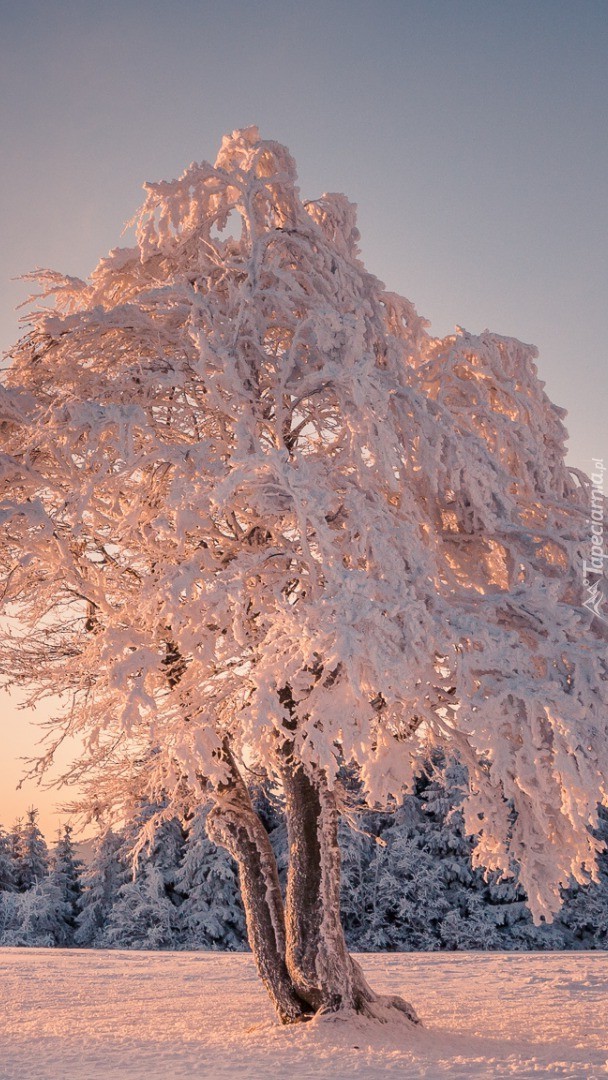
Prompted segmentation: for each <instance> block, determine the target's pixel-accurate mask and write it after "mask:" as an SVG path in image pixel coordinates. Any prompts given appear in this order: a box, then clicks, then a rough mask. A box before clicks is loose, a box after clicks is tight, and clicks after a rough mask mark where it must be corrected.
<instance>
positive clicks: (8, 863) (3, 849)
mask: <svg viewBox="0 0 608 1080" xmlns="http://www.w3.org/2000/svg"><path fill="white" fill-rule="evenodd" d="M16 878H17V872H16V866H15V858H14V854H13V843H12V840H11V837H10V836H9V835H8V834H7V833H6V831H5V830H4V828H3V827H2V826H1V825H0V892H13V891H14V889H15V888H16V885H17V881H16Z"/></svg>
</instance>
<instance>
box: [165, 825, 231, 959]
mask: <svg viewBox="0 0 608 1080" xmlns="http://www.w3.org/2000/svg"><path fill="white" fill-rule="evenodd" d="M209 809H210V808H209V807H208V806H206V807H203V808H201V809H200V810H199V811H198V812H197V813H196V814H195V816H194V818H193V819H192V821H191V822H190V828H189V830H188V835H187V840H186V847H185V850H184V857H183V861H182V864H181V867H180V870H179V874H178V876H177V888H178V889H179V891H180V892H181V894H182V895H183V897H184V900H183V903H182V904H181V906H180V908H179V925H180V940H181V942H182V944H183V945H185V946H186V947H187V948H197V949H229V950H233V949H242V948H244V946H245V943H246V929H245V914H244V911H243V906H242V904H241V902H240V899H239V889H238V877H237V873H236V866H235V864H234V862H233V861H232V859H231V858H230V856H229V855H228V853H227V852H226V851H225V850H224V849H223V848H218V847H216V845H215V844H213V843H212V842H211V841H210V840H209V838H208V836H207V832H206V827H205V823H206V817H207V814H208V812H209Z"/></svg>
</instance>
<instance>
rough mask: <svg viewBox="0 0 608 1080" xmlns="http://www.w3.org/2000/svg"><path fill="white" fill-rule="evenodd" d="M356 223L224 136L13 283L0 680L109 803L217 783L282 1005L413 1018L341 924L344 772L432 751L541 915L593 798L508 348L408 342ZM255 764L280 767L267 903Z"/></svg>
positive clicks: (592, 755) (558, 445)
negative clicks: (278, 850) (22, 696)
mask: <svg viewBox="0 0 608 1080" xmlns="http://www.w3.org/2000/svg"><path fill="white" fill-rule="evenodd" d="M235 219H236V220H238V226H237V228H236V230H235V232H234V235H232V234H231V230H232V228H233V222H234V221H235ZM358 239H359V234H358V232H357V228H356V220H355V208H354V207H353V206H352V205H351V204H350V203H349V202H348V201H347V199H346V198H345V197H344V196H342V195H324V196H322V197H321V198H320V199H317V200H314V201H310V202H303V201H302V200H301V198H300V196H299V192H298V188H297V186H296V172H295V166H294V162H293V160H292V158H291V157H290V155H289V153H288V151H287V150H286V149H285V148H284V147H283V146H280V145H279V144H277V143H274V142H269V141H264V140H261V139H260V137H259V134H258V132H257V129H255V128H248V129H245V130H243V131H237V132H234V133H233V135H232V136H230V137H227V138H225V139H224V141H223V144H222V147H221V150H220V153H219V155H218V158H217V161H216V164H215V165H214V166H213V165H210V164H208V163H206V162H204V163H203V164H201V165H192V166H191V167H190V168H189V169H188V170H187V171H186V172H185V173H184V175H183V176H182V177H181V178H180V179H179V180H175V181H173V182H171V183H160V184H149V185H147V197H146V201H145V204H144V206H143V208H142V211H141V213H140V215H139V218H138V231H137V242H136V244H135V245H134V246H133V247H131V248H123V249H116V250H114V251H113V252H111V253H110V255H109V256H108V257H107V258H106V259H103V260H102V261H101V262H100V264H99V266H98V267H97V269H96V270H95V272H94V273H93V275H92V276H91V279H90V280H89V281H82V280H79V279H75V278H69V277H64V276H62V275H60V274H57V273H55V272H51V271H44V272H40V273H38V274H37V275H35V276H36V277H37V278H38V280H40V281H41V283H42V298H43V303H42V305H41V306H39V307H38V308H37V309H36V310H35V311H34V313H33V314H31V315H30V316H29V329H28V330H27V332H26V334H25V336H24V338H23V339H22V340H21V341H20V342H19V343H18V344H17V345H16V346H15V348H14V349H13V351H12V357H11V359H12V363H11V367H10V370H9V371H8V373H7V375H6V377H5V383H4V386H3V387H2V388H1V389H0V450H1V451H2V454H1V458H0V463H1V464H0V469H1V473H0V491H1V492H2V493H3V495H4V498H3V503H2V519H1V521H2V525H1V536H0V578H1V581H2V596H3V598H4V599H3V603H4V606H5V609H6V611H7V612H8V613H9V614H10V615H11V616H12V617H13V618H14V619H16V620H18V630H15V631H14V632H13V633H11V632H10V630H9V629H5V630H3V643H2V652H1V655H0V673H1V674H2V675H3V676H4V681H5V682H7V683H18V684H19V685H23V686H29V687H30V700H31V701H36V700H37V699H39V698H40V697H41V696H44V695H51V696H52V695H55V694H56V693H57V692H58V691H64V692H65V693H64V697H63V699H62V701H69V708H68V709H66V711H64V712H61V714H60V715H58V716H57V739H56V742H57V743H58V742H59V741H61V740H62V739H63V737H64V735H65V733H66V732H69V733H71V734H74V735H80V736H83V738H84V747H85V750H84V756H83V759H82V760H81V761H80V762H79V763H78V764H77V765H76V766H75V768H74V771H73V773H72V775H73V776H74V777H78V778H80V779H81V778H82V777H83V775H85V773H86V771H87V769H88V770H89V775H90V777H91V791H92V798H93V797H94V799H95V801H96V805H98V804H99V802H100V801H101V802H105V803H106V804H108V805H111V806H112V808H113V810H114V812H115V813H116V815H117V816H120V814H121V812H122V810H123V805H122V804H123V801H124V799H125V792H127V793H129V792H130V791H131V790H132V787H131V786H130V782H131V780H132V778H133V776H136V777H137V780H138V783H140V785H141V790H142V791H143V792H144V793H145V794H146V796H147V797H148V798H149V799H150V800H151V801H158V802H162V805H163V814H164V815H165V816H166V818H167V819H169V818H170V817H172V816H173V815H174V814H176V813H181V812H189V811H190V810H191V808H192V806H196V805H198V804H200V802H201V801H202V799H203V797H206V796H209V797H210V798H211V799H212V800H213V802H214V806H213V809H212V810H211V812H210V813H209V815H208V818H207V829H208V833H209V835H210V838H211V839H212V840H213V841H214V842H216V843H218V844H221V845H224V846H225V847H226V848H227V849H228V850H229V851H230V853H231V854H232V855H233V857H234V858H235V860H236V862H237V864H238V867H239V877H240V886H241V892H242V896H243V902H244V907H245V911H246V917H247V929H248V935H249V940H250V943H251V946H252V949H253V952H254V955H255V957H256V960H257V964H258V968H259V971H260V974H261V977H262V978H263V980H264V982H265V984H266V987H267V989H268V991H269V993H270V995H271V997H272V1000H273V1002H274V1004H275V1006H276V1008H277V1011H278V1014H279V1015H280V1017H281V1018H282V1019H283V1020H285V1021H289V1020H296V1019H299V1018H301V1017H302V1016H305V1015H307V1014H309V1013H310V1012H311V1011H313V1012H314V1011H316V1010H318V1009H320V1008H323V1009H340V1008H355V1009H358V1010H361V1011H364V1012H367V1013H371V1014H374V1015H383V1014H384V1013H385V1012H386V1010H387V1009H388V1008H389V1006H390V1005H392V1006H394V1007H397V1008H398V1009H400V1010H402V1011H404V1012H405V1013H406V1014H407V1015H408V1016H412V1015H413V1013H412V1011H411V1010H410V1009H409V1008H408V1006H407V1005H405V1004H404V1003H403V1002H399V1001H398V1000H397V999H394V1000H393V1001H392V1002H390V1003H386V1002H384V1003H383V1002H381V1001H380V1000H379V999H378V998H377V996H376V995H375V994H374V993H373V991H372V990H371V989H370V988H369V987H368V985H367V983H366V982H365V980H364V978H363V975H362V973H361V971H360V970H359V968H358V966H357V965H356V964H355V963H354V962H353V961H352V960H351V958H350V957H349V955H348V951H347V948H346V945H345V941H344V935H343V930H342V926H341V922H340V916H339V899H340V857H339V850H338V843H337V831H338V818H339V806H338V802H337V799H336V777H337V776H338V774H339V772H340V770H341V769H342V768H343V766H344V765H345V764H348V763H349V762H351V761H354V762H356V763H357V764H358V765H359V766H360V769H361V777H362V782H363V784H364V788H365V792H366V797H367V798H368V800H369V801H370V802H372V803H373V802H382V801H383V800H386V799H388V798H390V797H391V796H392V797H395V798H396V799H397V800H399V799H400V798H401V794H402V791H403V788H404V785H407V784H408V783H411V781H412V777H413V775H414V769H415V766H416V760H417V759H418V758H419V757H420V756H421V755H422V754H425V755H426V754H428V752H429V748H432V746H433V744H439V745H445V747H446V749H447V750H449V751H450V752H451V751H454V752H457V753H458V754H459V756H460V758H461V760H462V762H463V764H464V765H466V767H467V769H468V774H469V784H470V792H469V795H468V797H467V800H466V801H465V803H464V805H463V813H464V815H465V822H466V828H467V831H468V832H470V833H471V834H473V835H474V836H476V838H477V846H476V849H475V858H476V860H477V862H478V863H479V864H480V865H482V864H484V865H487V866H489V867H490V868H495V869H496V870H508V869H509V868H510V867H511V865H512V862H513V860H514V859H515V860H516V861H517V863H518V865H519V866H520V868H521V869H520V875H521V881H522V883H523V885H524V887H525V889H526V892H527V895H528V899H529V903H530V905H531V907H532V909H533V911H534V912H535V914H536V916H537V917H539V916H540V914H541V913H543V912H547V913H550V912H551V911H554V910H556V909H557V908H558V906H559V903H560V885H561V884H565V883H566V882H567V881H568V880H569V879H570V876H571V875H573V876H574V877H575V878H576V879H579V880H583V879H584V878H585V876H586V873H587V870H588V869H589V868H592V867H593V866H594V865H595V860H596V855H597V852H598V849H599V841H598V840H597V838H596V836H595V835H594V832H593V826H595V825H596V824H597V804H598V802H600V801H604V800H606V797H607V789H606V780H605V777H606V776H607V775H608V740H607V738H606V735H607V723H608V722H607V709H606V705H607V687H608V665H607V659H606V641H607V638H608V626H607V625H606V624H605V623H604V622H602V620H601V619H600V618H597V617H594V616H593V614H592V613H590V612H589V611H588V610H587V609H586V608H585V606H584V598H585V597H584V586H583V575H582V572H581V568H582V566H583V561H584V558H585V555H586V554H588V546H589V535H588V523H587V519H588V517H589V498H590V485H589V481H588V480H587V478H586V477H584V476H582V475H581V474H578V475H574V474H573V473H572V471H571V470H569V469H568V468H567V467H566V465H565V463H564V439H565V430H564V428H563V425H562V422H561V418H560V417H561V414H560V410H558V409H556V408H555V407H554V406H552V405H551V403H550V402H549V400H548V399H547V397H546V396H545V394H544V393H543V390H542V384H541V383H540V382H539V380H538V378H537V374H536V369H535V366H534V362H533V357H534V350H532V349H531V348H530V347H528V346H525V345H522V344H521V343H519V342H517V341H514V340H512V339H508V338H503V337H499V336H497V335H494V334H490V333H484V334H482V335H481V336H480V337H474V336H472V335H470V334H468V333H466V332H465V331H458V333H457V334H455V335H453V336H450V337H449V338H447V339H445V340H442V341H439V340H437V339H435V338H433V337H431V336H430V335H429V334H428V332H427V329H426V325H425V323H424V321H423V320H422V319H420V318H419V317H418V316H417V314H416V312H415V310H414V308H413V307H412V305H411V304H410V303H409V302H408V301H406V300H404V299H402V298H400V297H398V296H396V295H394V294H391V293H387V292H386V291H385V290H384V288H383V286H382V284H381V283H380V282H379V281H378V280H377V279H375V278H374V277H373V276H372V275H370V274H369V273H368V272H367V271H366V270H365V267H364V265H363V263H362V262H361V260H360V257H359V252H358V248H357V242H358ZM6 625H7V624H3V626H6ZM58 711H59V707H58ZM52 752H53V746H52V745H50V746H49V751H48V754H47V756H46V757H45V759H44V760H43V762H42V763H41V768H42V767H44V764H45V763H47V762H48V760H49V759H50V757H52ZM256 770H257V771H260V772H266V773H267V774H269V775H271V776H272V777H273V778H274V780H275V782H277V783H280V784H281V786H282V789H283V794H284V800H285V811H286V817H287V824H288V834H289V870H288V882H287V892H286V897H285V901H284V900H283V896H282V894H281V889H280V885H279V879H278V872H277V866H276V860H275V858H274V855H273V851H272V847H271V845H270V841H269V838H268V834H267V832H266V830H265V829H264V827H263V823H262V822H261V819H260V817H259V815H258V814H257V813H256V811H255V807H254V806H253V804H252V801H251V797H250V793H249V791H248V787H247V783H246V779H247V778H248V777H249V775H250V774H255V772H256ZM68 778H69V777H68ZM152 878H153V880H152ZM152 878H150V887H151V889H152V891H154V889H155V888H156V884H157V879H158V875H156V877H155V876H154V875H152Z"/></svg>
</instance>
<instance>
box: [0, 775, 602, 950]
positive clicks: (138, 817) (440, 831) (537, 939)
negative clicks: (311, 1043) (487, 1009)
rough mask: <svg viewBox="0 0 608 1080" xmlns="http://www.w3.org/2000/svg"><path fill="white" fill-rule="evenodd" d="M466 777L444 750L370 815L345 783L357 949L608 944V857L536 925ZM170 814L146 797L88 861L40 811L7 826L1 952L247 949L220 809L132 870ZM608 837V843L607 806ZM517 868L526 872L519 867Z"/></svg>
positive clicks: (263, 807) (0, 865)
mask: <svg viewBox="0 0 608 1080" xmlns="http://www.w3.org/2000/svg"><path fill="white" fill-rule="evenodd" d="M466 784H467V780H466V770H465V769H464V767H463V766H462V765H461V764H460V763H459V762H458V761H457V760H456V759H449V760H447V761H446V760H445V759H444V758H443V757H442V756H440V755H435V757H434V760H433V761H432V762H429V763H427V765H426V767H425V768H424V769H423V770H422V771H421V772H420V773H419V775H418V776H417V777H416V780H415V785H414V790H413V792H412V793H411V794H410V795H407V796H405V798H404V799H403V801H402V802H401V804H400V805H399V806H397V807H394V808H393V809H392V810H391V811H390V812H374V811H370V810H368V809H366V808H365V805H364V802H363V799H362V796H361V789H360V783H359V781H358V778H357V776H356V774H355V773H354V772H353V771H352V770H350V771H345V772H344V775H343V776H342V778H341V785H340V787H341V798H342V800H343V803H344V813H343V818H342V823H341V826H340V849H341V855H342V877H343V884H342V897H341V902H342V919H343V923H344V927H345V933H346V938H347V942H348V945H349V947H350V948H352V949H354V950H357V951H362V952H365V951H370V952H376V951H437V950H462V949H465V950H466V949H487V950H538V949H551V950H556V949H605V948H607V947H608V857H607V856H606V854H603V855H602V856H601V857H600V872H599V880H598V881H597V882H595V883H593V882H590V883H589V884H588V885H586V886H581V885H577V884H575V883H573V884H572V887H571V888H570V889H567V890H565V892H564V904H563V907H562V909H561V912H560V915H559V917H558V918H557V919H556V920H555V921H554V922H553V923H551V924H549V923H545V922H542V923H540V924H539V925H536V926H535V925H534V923H533V921H532V918H531V915H530V911H529V908H528V907H527V905H526V896H525V893H524V892H523V890H522V889H521V887H520V886H519V885H518V884H517V878H516V875H515V876H514V877H512V878H506V879H503V880H501V879H500V876H499V875H497V874H496V873H494V874H490V875H489V876H488V875H485V876H484V874H483V872H482V871H481V870H480V869H478V868H475V867H474V866H473V864H472V840H471V838H470V837H469V836H467V833H466V828H465V823H464V819H463V814H462V810H461V804H462V801H463V797H464V793H465V790H466ZM255 805H256V810H257V813H258V814H259V815H260V817H261V818H262V820H263V822H264V825H265V827H266V829H267V831H268V835H269V838H270V841H271V844H272V847H273V850H274V853H275V856H276V859H277V863H278V866H279V875H280V879H281V884H282V887H283V889H284V887H285V879H286V870H287V863H288V842H287V829H286V823H285V816H284V813H283V806H282V799H281V797H280V795H279V793H278V792H277V791H276V790H273V788H272V787H271V786H270V785H268V784H266V785H264V786H262V785H260V786H259V787H258V788H257V790H256V792H255ZM157 810H158V807H155V806H153V805H151V804H149V803H147V802H146V800H144V799H141V800H139V801H138V802H137V804H136V807H135V810H134V813H133V817H132V819H131V820H130V821H129V822H127V823H126V824H125V825H124V826H123V828H121V829H118V830H116V831H112V830H107V831H105V832H103V833H100V835H99V836H98V837H97V838H96V840H95V842H94V845H93V849H92V853H91V857H90V860H89V861H88V862H87V864H86V865H85V864H84V863H83V861H82V860H81V859H80V858H79V856H78V846H77V845H75V844H74V841H73V837H72V829H71V827H70V826H69V825H66V826H64V829H63V832H62V833H61V834H60V835H59V836H58V839H57V840H56V842H55V844H54V846H53V848H52V850H51V851H49V848H48V846H47V843H46V841H45V838H44V836H43V834H42V832H41V830H40V828H39V826H38V823H37V812H36V810H34V809H32V810H30V811H29V812H28V815H27V818H26V819H25V821H20V822H18V823H17V824H16V825H15V826H14V827H13V828H12V829H11V830H10V832H5V831H4V830H0V944H2V945H19V946H21V945H23V946H59V947H73V946H75V947H81V948H87V947H92V948H120V949H216V950H217V949H219V950H241V949H246V948H247V947H248V946H247V933H246V925H245V914H244V910H243V906H242V902H241V899H240V895H239V883H238V870H237V867H236V864H235V863H234V861H233V860H232V859H231V857H230V856H229V854H228V853H227V852H226V850H225V849H224V848H221V847H217V846H216V845H215V844H214V843H212V842H211V840H209V838H208V836H207V833H206V829H205V823H206V818H207V815H208V813H209V807H202V808H201V809H200V811H198V812H197V813H196V814H195V815H194V816H193V817H192V818H191V819H190V820H189V821H187V822H183V821H180V820H179V819H178V818H174V819H171V820H169V821H167V822H164V823H163V824H162V825H161V826H160V828H159V829H158V830H157V831H156V832H155V834H154V837H153V839H152V840H151V842H150V843H149V844H148V845H147V846H145V847H144V848H143V849H142V851H141V852H140V853H139V855H138V857H137V859H136V861H135V862H134V861H133V857H132V853H133V851H134V849H135V848H136V846H137V840H138V837H139V836H140V835H141V833H142V830H144V829H145V826H146V823H147V822H148V821H149V820H150V818H151V817H152V816H153V815H154V813H155V812H156V811H157ZM600 820H601V828H600V832H599V838H600V839H601V840H604V841H605V840H607V839H608V813H607V812H606V811H604V810H602V811H601V818H600ZM514 871H516V867H514Z"/></svg>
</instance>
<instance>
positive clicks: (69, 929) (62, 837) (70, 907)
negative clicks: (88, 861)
mask: <svg viewBox="0 0 608 1080" xmlns="http://www.w3.org/2000/svg"><path fill="white" fill-rule="evenodd" d="M82 870H83V863H82V860H81V859H79V858H78V857H77V855H76V851H75V849H74V842H73V840H72V827H71V825H64V827H63V833H60V834H59V837H58V839H57V843H56V844H55V847H54V850H53V854H52V858H51V873H50V880H51V882H52V883H53V885H55V886H56V887H57V889H58V890H59V895H60V897H61V900H62V902H63V904H64V905H65V915H64V921H65V934H64V937H65V939H66V943H68V942H69V943H71V941H72V939H73V937H74V932H75V929H76V921H77V917H78V914H79V911H80V900H81V896H82V881H81V875H82Z"/></svg>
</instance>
